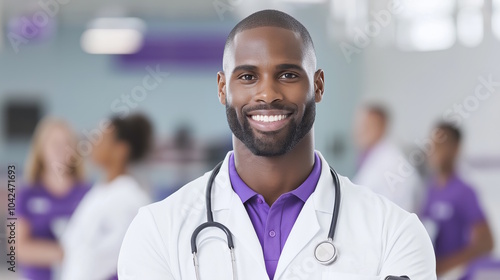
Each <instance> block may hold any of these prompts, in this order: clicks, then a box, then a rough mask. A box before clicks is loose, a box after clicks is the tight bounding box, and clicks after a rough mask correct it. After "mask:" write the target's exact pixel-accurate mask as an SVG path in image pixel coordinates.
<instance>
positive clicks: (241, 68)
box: [233, 63, 305, 73]
mask: <svg viewBox="0 0 500 280" xmlns="http://www.w3.org/2000/svg"><path fill="white" fill-rule="evenodd" d="M276 69H277V70H287V69H295V70H297V71H301V72H305V70H304V68H302V66H300V65H297V64H291V63H284V64H279V65H277V66H276ZM256 70H257V66H254V65H249V64H243V65H238V66H236V67H234V69H233V73H235V72H237V71H251V72H255V71H256Z"/></svg>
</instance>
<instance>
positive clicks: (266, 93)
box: [255, 75, 283, 104]
mask: <svg viewBox="0 0 500 280" xmlns="http://www.w3.org/2000/svg"><path fill="white" fill-rule="evenodd" d="M281 100H283V94H282V93H281V90H280V88H279V85H278V82H277V81H276V80H275V79H273V77H272V76H271V75H266V76H265V77H263V78H261V81H260V86H259V89H258V91H257V94H256V95H255V101H257V102H264V103H269V104H270V103H273V102H276V101H281Z"/></svg>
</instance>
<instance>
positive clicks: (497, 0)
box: [491, 0, 500, 39]
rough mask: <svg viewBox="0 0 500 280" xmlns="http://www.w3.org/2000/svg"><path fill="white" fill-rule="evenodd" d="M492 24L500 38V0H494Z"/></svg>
mask: <svg viewBox="0 0 500 280" xmlns="http://www.w3.org/2000/svg"><path fill="white" fill-rule="evenodd" d="M492 13H493V14H492V17H491V24H492V30H493V34H495V36H496V37H497V38H498V39H500V0H493V11H492Z"/></svg>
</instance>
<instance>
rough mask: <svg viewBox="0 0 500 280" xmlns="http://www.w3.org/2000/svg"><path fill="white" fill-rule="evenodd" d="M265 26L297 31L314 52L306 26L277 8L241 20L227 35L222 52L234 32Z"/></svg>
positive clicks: (233, 35)
mask: <svg viewBox="0 0 500 280" xmlns="http://www.w3.org/2000/svg"><path fill="white" fill-rule="evenodd" d="M265 26H273V27H280V28H284V29H288V30H290V31H293V32H296V33H299V34H300V37H301V38H302V40H303V42H304V45H305V46H307V47H311V48H312V50H313V52H314V44H313V40H312V38H311V35H310V34H309V31H307V28H305V26H304V25H303V24H302V23H300V22H299V21H298V20H296V19H295V18H294V17H292V16H291V15H289V14H287V13H284V12H281V11H277V10H262V11H258V12H255V13H253V14H251V15H249V16H248V17H246V18H244V19H243V20H241V21H240V22H239V23H238V24H236V26H235V27H234V28H233V29H232V30H231V32H230V33H229V35H228V36H227V39H226V45H225V46H224V52H226V49H227V48H228V47H229V45H231V43H232V42H233V40H234V37H235V36H236V34H238V33H240V32H241V31H245V30H248V29H253V28H257V27H265Z"/></svg>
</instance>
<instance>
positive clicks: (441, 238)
mask: <svg viewBox="0 0 500 280" xmlns="http://www.w3.org/2000/svg"><path fill="white" fill-rule="evenodd" d="M422 220H424V221H431V222H432V223H433V224H434V225H435V226H437V227H436V229H437V235H436V237H435V240H434V250H435V252H436V257H437V258H444V257H448V256H450V255H451V254H453V253H455V252H457V251H460V250H461V249H463V248H465V247H466V246H467V245H468V244H469V242H470V240H469V239H470V236H471V231H472V227H473V226H474V225H475V224H477V223H479V222H483V221H484V220H485V216H484V213H483V210H482V209H481V206H480V205H479V201H478V199H477V196H476V193H475V192H474V190H473V189H472V188H471V187H470V186H469V185H467V184H466V183H464V182H463V181H462V180H461V179H460V178H458V177H457V176H456V175H453V176H452V177H451V178H450V179H449V180H448V182H447V183H446V185H445V186H438V185H437V184H436V183H435V182H433V183H431V184H430V188H429V190H428V193H427V199H426V201H425V204H424V208H423V212H422Z"/></svg>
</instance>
